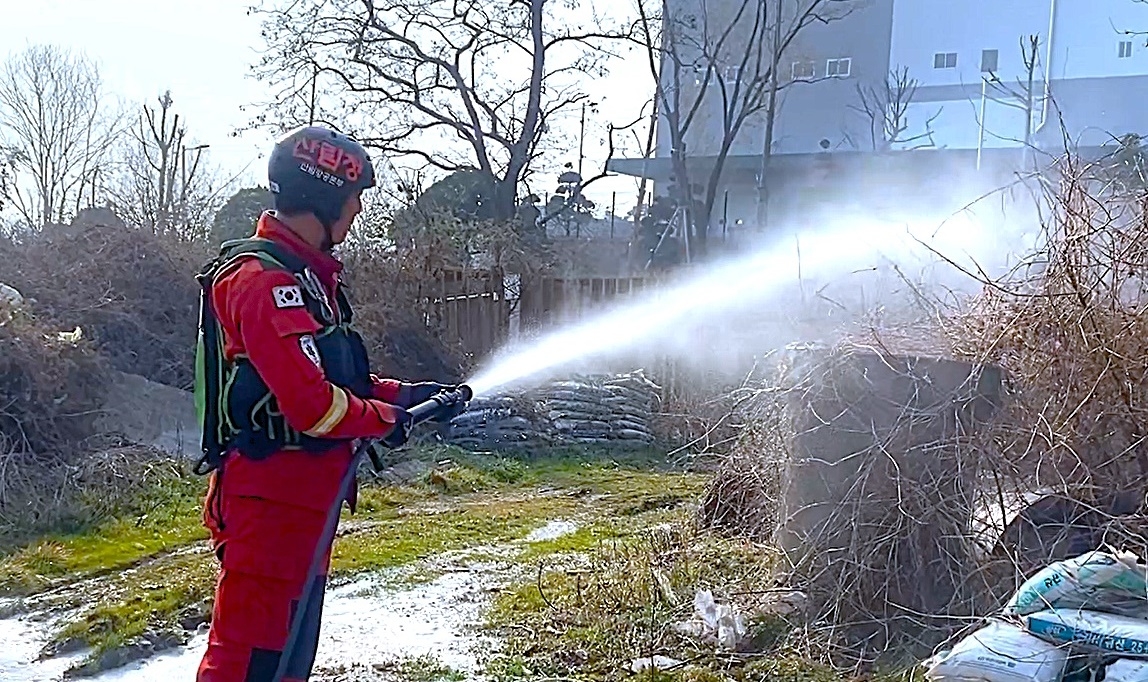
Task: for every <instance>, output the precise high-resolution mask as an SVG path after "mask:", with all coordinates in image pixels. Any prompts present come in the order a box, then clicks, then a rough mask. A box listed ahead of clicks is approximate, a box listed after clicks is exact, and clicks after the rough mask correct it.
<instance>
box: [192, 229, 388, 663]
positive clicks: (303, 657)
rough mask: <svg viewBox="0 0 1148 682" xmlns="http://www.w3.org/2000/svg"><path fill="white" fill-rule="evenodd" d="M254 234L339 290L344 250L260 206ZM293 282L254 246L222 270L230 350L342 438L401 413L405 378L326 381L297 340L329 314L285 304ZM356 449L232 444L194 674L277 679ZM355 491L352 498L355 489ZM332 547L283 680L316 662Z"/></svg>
mask: <svg viewBox="0 0 1148 682" xmlns="http://www.w3.org/2000/svg"><path fill="white" fill-rule="evenodd" d="M256 235H257V236H260V237H266V238H269V239H272V240H274V241H276V242H278V243H279V244H280V245H283V246H285V247H286V248H288V249H289V250H290V251H291V252H292V253H293V254H294V255H296V256H298V257H299V258H301V259H303V261H304V262H306V263H307V265H308V266H309V267H310V269H311V270H312V271H313V272H314V273H315V274H316V275H317V276H318V278H319V280H320V281H321V282H322V283H323V285H324V286H325V287H326V289H327V292H328V294H329V295H330V296H331V300H334V294H335V289H336V287H338V286H339V273H340V271H341V269H342V265H341V263H340V262H339V261H338V260H336V259H335V258H333V257H332V256H330V255H329V254H327V253H324V252H321V251H319V250H317V249H315V248H314V247H312V246H310V245H309V244H307V243H306V242H305V241H304V240H303V239H302V238H300V237H299V236H298V235H296V234H295V233H294V232H292V231H291V230H289V229H288V228H287V227H286V226H285V225H283V223H281V222H280V221H278V220H277V219H275V217H274V216H272V215H271V214H269V213H268V214H264V215H263V217H262V218H260V220H259V224H258V227H257V228H256ZM296 284H297V282H296V280H295V278H294V277H293V276H292V274H291V273H290V272H287V271H285V270H278V269H273V268H271V267H269V266H267V265H265V264H264V263H263V262H262V261H260V260H259V259H257V258H243V259H241V260H240V261H239V262H238V264H236V265H233V266H232V267H230V268H228V270H227V271H225V272H221V273H220V274H219V276H218V278H217V279H216V284H215V286H214V287H213V289H212V303H213V305H214V309H215V311H216V315H217V317H218V319H219V322H220V326H221V327H222V330H223V334H224V339H225V356H226V357H227V359H228V360H231V359H233V358H235V357H236V356H237V355H240V354H242V355H245V356H246V357H247V358H249V359H250V361H251V364H252V365H253V366H254V368H255V369H256V371H257V372H258V373H259V375H260V377H261V378H262V379H263V381H264V382H265V383H266V384H267V386H268V388H270V390H271V392H272V393H273V394H274V395H275V397H276V399H277V401H278V404H279V408H280V411H281V412H282V413H283V415H284V417H285V419H286V420H287V422H288V423H289V424H290V425H291V427H292V428H294V429H296V430H297V431H299V432H302V433H305V434H307V435H310V436H316V437H324V438H339V439H355V438H367V437H384V436H386V435H387V434H389V433H390V431H391V430H392V429H393V428H394V424H395V421H396V418H395V412H394V405H396V404H398V405H402V404H404V400H405V398H404V394H405V393H408V392H409V389H408V385H407V384H403V383H400V382H398V381H395V380H389V379H384V380H380V379H378V378H376V377H372V381H373V384H374V399H368V400H362V399H360V398H358V397H356V396H354V395H353V394H351V393H350V392H349V391H345V390H343V389H342V388H339V387H338V386H335V385H333V384H331V383H329V382H328V381H327V379H326V377H325V375H324V373H323V371H322V369H321V368H320V366H319V365H318V364H317V363H316V362H315V360H314V359H313V358H312V357H309V356H308V354H307V353H306V352H305V349H304V345H305V344H304V343H302V342H301V338H302V337H304V336H305V335H309V334H314V333H315V332H316V331H318V330H319V329H320V328H321V325H320V324H319V323H318V322H317V321H316V320H315V319H314V318H313V317H312V316H311V315H310V314H309V313H308V312H307V309H306V308H305V307H301V306H293V305H292V306H284V305H283V299H282V297H281V296H280V297H279V298H278V299H277V297H276V292H277V290H278V292H280V293H281V292H282V291H283V287H291V286H294V285H296ZM351 459H352V447H351V445H350V443H349V442H348V443H347V444H345V445H341V446H340V447H338V448H337V449H334V450H332V451H328V452H325V453H322V454H315V453H308V452H302V451H286V450H284V451H281V452H277V453H275V454H273V455H271V456H270V457H267V458H265V459H259V460H254V459H249V458H246V457H243V456H242V455H241V454H238V453H228V455H227V456H226V457H225V459H224V463H223V465H222V467H220V469H218V470H216V471H214V472H212V474H211V478H210V479H209V484H208V494H207V498H206V500H205V503H204V514H203V517H204V524H205V525H206V526H207V528H208V529H209V530H210V532H211V539H212V543H213V546H214V548H215V551H216V554H217V556H218V557H219V560H220V567H221V568H220V573H219V577H218V582H217V585H216V589H215V606H214V610H213V613H212V621H211V630H210V633H209V637H208V646H207V652H206V653H205V654H204V657H203V660H202V662H201V663H200V666H199V674H198V677H197V680H198V682H264V681H269V680H271V678H272V676H273V674H274V672H275V669H276V667H277V666H278V664H279V658H280V654H281V652H282V650H283V648H284V645H285V643H286V640H287V637H288V630H289V628H290V623H291V618H292V616H293V614H294V611H295V605H296V604H297V603H298V600H299V598H300V597H301V592H302V591H303V588H304V584H305V581H306V576H307V572H308V569H309V568H310V564H311V560H312V557H313V553H314V552H315V550H316V545H317V544H318V542H319V541H320V539H321V535H322V531H323V526H324V523H325V520H326V516H327V513H328V511H329V510H330V508H331V507H332V505H334V504H336V499H335V498H336V497H337V495H338V491H339V484H340V481H341V479H342V477H343V475H344V473H345V472H346V469H347V466H349V464H350V462H351ZM347 501H348V502H350V503H351V504H352V506H353V503H354V500H353V496H352V499H349V500H347ZM339 503H340V504H341V503H342V501H340V502H339ZM326 552H327V555H326V559H325V561H324V563H323V570H322V571H321V575H320V576H319V579H318V580H317V582H316V584H315V592H314V594H313V595H312V597H311V599H310V600H309V602H308V609H307V615H306V618H305V621H304V627H303V629H302V631H301V633H300V637H299V639H298V644H297V645H296V647H295V652H294V655H293V656H292V660H291V662H290V665H289V667H288V671H287V676H286V677H285V679H284V682H294V681H302V680H306V679H307V678H308V676H309V675H310V671H311V667H312V665H313V663H314V658H315V652H316V649H317V647H318V636H319V620H320V615H321V609H322V593H323V590H324V587H325V585H326V573H327V568H328V567H329V563H330V547H328V548H327V549H326Z"/></svg>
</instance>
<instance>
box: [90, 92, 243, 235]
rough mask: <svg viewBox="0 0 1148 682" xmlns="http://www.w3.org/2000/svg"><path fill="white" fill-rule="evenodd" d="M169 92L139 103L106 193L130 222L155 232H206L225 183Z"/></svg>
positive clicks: (191, 233)
mask: <svg viewBox="0 0 1148 682" xmlns="http://www.w3.org/2000/svg"><path fill="white" fill-rule="evenodd" d="M174 103H175V102H174V100H173V99H172V97H171V92H170V91H168V92H165V93H164V94H163V95H162V96H160V97H159V98H158V100H157V104H158V106H149V105H146V104H145V105H143V107H142V111H141V112H140V114H139V116H138V118H137V120H136V123H135V125H134V126H133V127H132V129H131V134H130V135H129V136H128V138H127V140H128V141H127V144H126V145H124V146H123V148H122V149H121V150H120V154H121V158H120V159H119V163H118V169H119V172H118V173H117V174H116V178H115V182H114V183H113V184H112V185H111V187H110V188H109V195H110V199H111V201H112V203H113V204H114V206H115V208H116V211H117V213H118V214H119V215H120V216H121V217H122V218H123V219H124V220H125V221H127V222H128V223H130V224H133V225H137V226H139V227H142V228H146V229H151V230H152V231H154V232H157V233H167V232H175V233H178V234H180V235H184V236H206V234H207V232H209V231H210V221H211V216H212V214H213V213H214V212H215V210H216V209H218V208H219V206H220V205H221V204H222V203H223V199H224V198H225V195H224V194H223V191H224V189H225V187H224V186H225V185H228V184H229V183H228V182H226V181H222V180H220V179H219V177H218V174H217V173H213V172H212V171H211V170H210V169H209V168H208V167H207V166H206V162H205V157H204V152H205V150H206V149H207V148H208V145H205V144H194V143H192V142H191V140H190V138H189V136H188V133H187V126H186V125H185V124H184V122H183V120H182V119H181V117H180V115H179V114H178V113H176V112H175V109H174V108H173V107H174Z"/></svg>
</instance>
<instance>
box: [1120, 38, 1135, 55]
mask: <svg viewBox="0 0 1148 682" xmlns="http://www.w3.org/2000/svg"><path fill="white" fill-rule="evenodd" d="M1131 56H1132V41H1131V40H1121V41H1120V58H1121V59H1127V58H1128V57H1131Z"/></svg>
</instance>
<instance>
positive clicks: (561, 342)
mask: <svg viewBox="0 0 1148 682" xmlns="http://www.w3.org/2000/svg"><path fill="white" fill-rule="evenodd" d="M933 228H934V230H935V223H934V224H933ZM955 233H956V239H957V241H958V244H959V245H960V246H968V245H969V244H971V243H976V244H977V245H980V246H983V245H984V244H985V243H986V238H985V233H984V232H983V227H982V226H981V225H979V224H977V223H976V222H975V221H968V222H967V223H964V224H959V225H957V229H956V230H955ZM932 236H933V237H935V236H936V234H935V232H934V234H933V235H932ZM906 237H907V238H906ZM924 241H925V240H924V239H918V238H916V237H914V236H913V235H912V233H911V232H910V231H909V229H908V226H907V225H906V224H904V223H900V224H895V223H878V222H875V221H872V220H864V219H859V220H856V221H848V222H847V223H846V224H845V225H844V226H842V227H838V228H836V229H831V230H826V231H822V232H820V233H813V234H804V235H802V236H801V237H800V256H798V255H797V254H796V253H795V252H794V251H793V247H792V245H791V243H790V242H788V241H787V240H783V238H780V237H779V238H776V239H775V240H774V241H773V242H772V243H770V244H768V245H765V246H764V247H762V248H759V249H758V250H757V251H755V252H753V253H751V254H750V255H748V256H744V257H742V258H738V259H734V260H731V261H728V262H724V263H707V264H706V265H705V266H703V267H704V268H705V269H704V270H702V271H700V272H697V271H695V272H693V273H690V274H688V275H686V276H684V277H682V278H680V279H679V281H677V282H676V283H672V284H670V285H669V286H666V287H659V288H658V289H656V290H653V291H650V292H649V293H645V294H643V295H640V296H637V297H635V298H634V299H631V300H630V301H628V302H625V303H621V304H618V305H615V306H613V307H611V308H609V309H607V310H605V311H603V312H601V313H599V314H597V315H594V316H592V317H590V318H588V319H585V320H583V321H580V322H577V323H574V324H572V325H569V326H566V327H561V328H559V329H556V330H554V331H551V332H549V333H546V334H543V335H542V336H540V337H539V338H537V339H534V340H532V341H528V342H525V343H522V344H518V345H516V346H511V347H508V348H506V349H504V350H503V351H502V352H501V353H498V354H497V355H496V356H495V357H494V358H492V360H491V362H490V363H489V364H487V365H486V366H485V367H483V368H481V369H480V370H479V371H478V372H477V373H476V374H475V375H474V376H473V377H472V378H471V379H470V380H469V381H468V382H467V383H468V385H469V386H471V387H472V388H473V390H474V393H475V394H476V395H485V394H489V393H492V392H495V391H500V390H502V391H505V390H511V389H524V388H527V387H528V384H531V383H532V382H533V381H538V380H540V379H543V378H544V377H545V376H546V375H548V374H550V373H553V372H555V371H556V370H559V369H561V368H563V367H565V366H567V365H569V364H571V363H574V362H576V361H580V360H585V359H597V358H602V357H605V356H609V355H611V354H614V353H618V352H621V351H626V350H630V349H634V348H637V347H640V346H642V345H643V344H654V343H657V342H658V341H659V340H661V341H663V342H664V341H666V340H667V339H672V338H673V337H674V336H675V335H677V334H679V333H680V329H679V328H680V327H683V326H689V325H693V324H697V323H699V322H706V321H713V320H715V319H718V318H721V317H728V316H730V315H732V314H734V313H738V312H745V311H746V310H747V309H748V308H751V307H752V306H754V305H757V304H760V303H762V302H763V301H765V300H767V299H769V298H770V297H771V296H773V295H775V294H777V293H778V292H779V291H781V289H782V288H783V287H784V286H785V285H786V284H787V283H790V282H792V283H797V282H799V281H801V280H802V279H803V278H807V277H811V276H812V277H817V276H818V275H824V274H826V273H845V272H848V271H850V270H859V269H862V268H866V267H868V268H872V266H873V262H874V260H875V259H877V258H881V257H882V251H888V250H890V249H893V248H898V247H899V248H901V249H906V250H907V251H911V250H913V249H914V248H916V247H917V246H920V244H921V243H923V242H924ZM950 246H952V245H950ZM723 350H724V349H722V348H712V349H705V350H704V351H703V352H710V353H720V352H722V351H723Z"/></svg>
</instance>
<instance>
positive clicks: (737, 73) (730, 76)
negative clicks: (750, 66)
mask: <svg viewBox="0 0 1148 682" xmlns="http://www.w3.org/2000/svg"><path fill="white" fill-rule="evenodd" d="M740 80H741V67H740V66H727V67H725V82H726V84H733V83H736V82H738V81H740Z"/></svg>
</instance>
